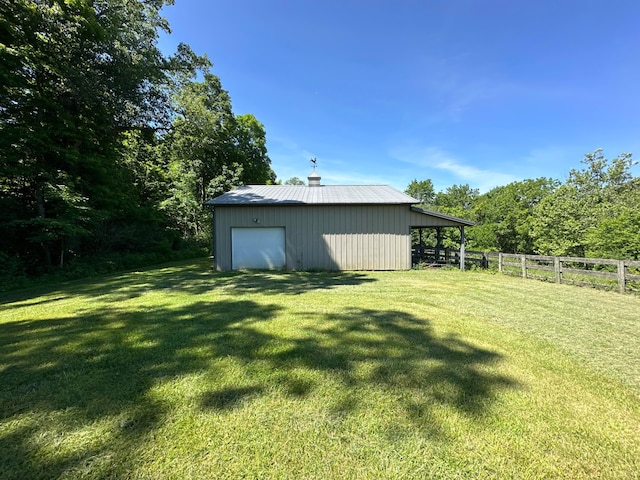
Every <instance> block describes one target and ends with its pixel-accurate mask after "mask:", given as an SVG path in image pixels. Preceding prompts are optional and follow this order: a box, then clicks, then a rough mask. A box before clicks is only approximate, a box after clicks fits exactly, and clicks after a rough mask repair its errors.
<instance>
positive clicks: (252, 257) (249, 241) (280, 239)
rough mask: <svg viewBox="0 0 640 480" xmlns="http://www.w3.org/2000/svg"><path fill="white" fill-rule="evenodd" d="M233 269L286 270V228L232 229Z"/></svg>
mask: <svg viewBox="0 0 640 480" xmlns="http://www.w3.org/2000/svg"><path fill="white" fill-rule="evenodd" d="M231 260H232V268H233V269H234V270H239V269H243V268H251V269H277V268H285V265H286V254H285V234H284V227H277V228H272V227H269V228H266V227H263V228H232V229H231Z"/></svg>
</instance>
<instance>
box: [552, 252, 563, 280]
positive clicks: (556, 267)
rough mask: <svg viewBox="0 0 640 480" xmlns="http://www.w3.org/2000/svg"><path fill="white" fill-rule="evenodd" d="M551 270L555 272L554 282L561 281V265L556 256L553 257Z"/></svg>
mask: <svg viewBox="0 0 640 480" xmlns="http://www.w3.org/2000/svg"><path fill="white" fill-rule="evenodd" d="M553 271H554V272H555V274H556V283H562V267H561V266H560V259H559V258H558V257H553Z"/></svg>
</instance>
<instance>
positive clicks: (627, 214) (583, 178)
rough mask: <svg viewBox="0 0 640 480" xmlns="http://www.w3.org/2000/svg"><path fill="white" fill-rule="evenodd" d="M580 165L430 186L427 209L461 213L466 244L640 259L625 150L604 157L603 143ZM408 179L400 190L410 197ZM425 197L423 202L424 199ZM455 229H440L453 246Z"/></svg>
mask: <svg viewBox="0 0 640 480" xmlns="http://www.w3.org/2000/svg"><path fill="white" fill-rule="evenodd" d="M582 163H583V165H584V168H582V169H572V170H571V171H570V173H569V176H568V178H567V180H566V181H565V182H560V181H558V180H554V179H551V178H538V179H527V180H523V181H519V182H513V183H510V184H509V185H505V186H499V187H496V188H494V189H492V190H490V191H489V192H487V193H484V194H479V193H478V191H477V190H475V189H473V188H471V187H470V186H469V185H453V186H451V187H449V188H447V189H445V190H444V191H441V192H436V193H430V197H429V202H430V205H429V206H430V208H431V209H433V210H435V211H439V212H443V213H447V214H451V215H455V216H458V217H463V218H467V219H469V220H473V221H474V222H476V225H475V226H473V227H471V228H468V229H467V243H468V246H469V248H475V249H478V250H484V251H488V250H492V251H502V252H507V253H526V254H543V255H562V256H565V255H566V256H579V257H584V256H590V257H606V258H624V259H638V258H640V178H638V177H634V176H633V175H632V173H631V168H632V166H633V165H634V164H635V161H634V160H633V159H632V156H631V154H628V153H622V154H620V155H619V156H618V157H615V158H613V159H611V160H608V159H606V158H605V157H604V154H603V152H602V150H596V151H595V152H593V153H589V154H586V155H585V157H584V159H583V160H582ZM420 185H427V186H430V185H432V184H431V181H430V180H428V179H427V180H423V181H421V182H418V181H417V180H413V181H412V182H411V183H410V184H409V186H408V187H407V190H406V192H407V193H409V194H412V195H413V196H414V197H416V198H417V196H418V195H419V192H420V191H421V187H420ZM425 203H426V202H425ZM456 241H457V232H456V231H451V232H447V234H446V236H445V244H448V245H451V246H454V245H456Z"/></svg>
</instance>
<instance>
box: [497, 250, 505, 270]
mask: <svg viewBox="0 0 640 480" xmlns="http://www.w3.org/2000/svg"><path fill="white" fill-rule="evenodd" d="M503 268H504V257H503V256H502V252H498V271H499V272H500V273H502V270H503Z"/></svg>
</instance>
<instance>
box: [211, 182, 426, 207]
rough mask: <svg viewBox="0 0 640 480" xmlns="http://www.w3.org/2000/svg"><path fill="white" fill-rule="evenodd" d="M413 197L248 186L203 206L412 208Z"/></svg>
mask: <svg viewBox="0 0 640 480" xmlns="http://www.w3.org/2000/svg"><path fill="white" fill-rule="evenodd" d="M416 203H418V200H416V199H415V198H413V197H410V196H409V195H407V194H405V193H402V192H400V191H398V190H396V189H395V188H392V187H390V186H388V185H320V186H313V187H309V186H306V185H248V186H245V187H239V188H236V189H235V190H231V191H230V192H227V193H224V194H222V195H220V196H218V197H216V198H214V199H212V200H209V201H208V202H206V205H214V206H215V205H274V204H277V205H296V204H297V205H365V204H379V205H398V204H405V205H412V204H416Z"/></svg>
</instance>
